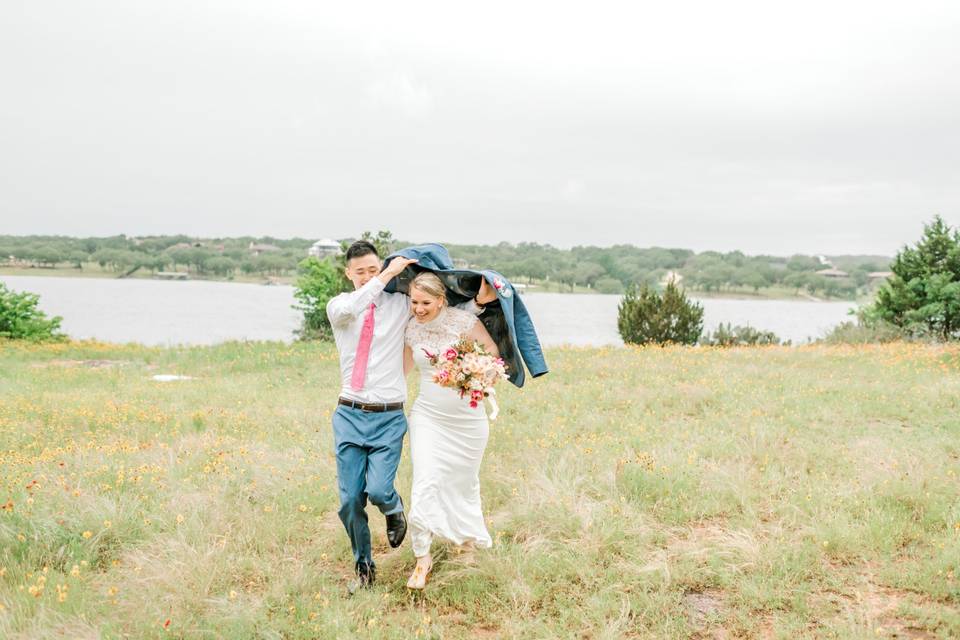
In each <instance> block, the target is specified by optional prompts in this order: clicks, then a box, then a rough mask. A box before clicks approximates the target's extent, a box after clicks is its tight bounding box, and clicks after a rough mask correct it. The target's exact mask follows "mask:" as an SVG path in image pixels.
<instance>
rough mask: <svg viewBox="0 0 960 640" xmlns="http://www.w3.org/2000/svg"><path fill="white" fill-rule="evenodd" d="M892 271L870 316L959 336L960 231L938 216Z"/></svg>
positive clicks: (949, 336)
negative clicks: (953, 228)
mask: <svg viewBox="0 0 960 640" xmlns="http://www.w3.org/2000/svg"><path fill="white" fill-rule="evenodd" d="M891 271H893V276H891V277H890V279H889V280H888V281H887V282H886V284H884V285H883V286H882V287H881V288H880V290H879V291H878V292H877V298H876V301H875V302H874V304H873V306H872V307H871V308H870V309H868V310H867V311H866V313H865V315H866V316H867V318H874V319H880V320H884V321H886V322H889V323H891V324H894V325H896V326H898V327H902V328H904V329H907V330H908V331H910V332H911V333H919V332H923V331H927V332H929V333H932V334H934V335H936V336H937V337H939V338H940V339H941V340H949V339H952V338H957V337H960V232H957V231H954V230H952V229H951V228H950V226H949V225H947V224H946V223H945V222H944V221H943V220H942V219H941V218H940V216H937V217H935V218H934V219H933V222H931V223H930V224H928V225H924V228H923V238H921V239H920V241H919V242H918V243H917V244H916V245H915V246H913V247H904V248H903V250H902V251H900V253H898V254H897V257H896V258H895V259H894V261H893V266H892V267H891Z"/></svg>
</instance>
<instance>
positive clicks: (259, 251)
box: [249, 242, 280, 256]
mask: <svg viewBox="0 0 960 640" xmlns="http://www.w3.org/2000/svg"><path fill="white" fill-rule="evenodd" d="M249 249H250V253H252V254H253V255H255V256H262V255H263V254H265V253H274V252H276V251H280V247H278V246H276V245H272V244H256V243H253V242H251V243H250V247H249Z"/></svg>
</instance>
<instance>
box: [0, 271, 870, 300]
mask: <svg viewBox="0 0 960 640" xmlns="http://www.w3.org/2000/svg"><path fill="white" fill-rule="evenodd" d="M178 273H179V274H185V275H186V278H184V279H183V280H197V281H202V282H224V283H239V284H260V285H286V286H293V285H294V284H295V283H296V276H292V275H279V276H263V275H245V274H236V275H233V276H230V277H217V276H209V275H203V276H200V275H197V274H195V273H188V272H182V271H181V272H178ZM0 276H14V277H16V276H26V277H56V278H91V279H104V280H110V279H113V280H117V279H123V280H173V281H183V280H180V279H177V278H163V277H160V276H158V275H157V274H155V273H151V272H149V271H145V272H140V271H136V272H134V273H132V274H129V275H122V274H118V273H117V272H116V271H109V270H106V269H101V268H100V266H99V265H92V266H85V267H84V268H83V269H77V268H62V267H61V268H46V267H9V266H4V267H0ZM514 284H515V285H516V286H517V287H518V288H519V289H521V293H563V294H573V295H580V294H594V295H610V296H617V295H622V294H616V293H600V292H598V291H596V290H593V289H590V288H587V287H579V286H578V287H576V288H574V289H572V290H571V288H570V287H569V286H566V285H560V284H558V283H553V282H544V283H533V284H530V283H524V282H515V283H514ZM687 295H689V296H690V297H691V298H695V299H711V300H713V299H716V300H802V301H806V302H857V300H853V299H849V298H836V297H825V296H812V295H810V294H807V293H796V292H794V291H791V290H789V289H784V288H777V287H770V288H767V289H760V290H758V291H753V290H749V289H736V290H728V291H700V290H695V289H687Z"/></svg>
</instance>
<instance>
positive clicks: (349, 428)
mask: <svg viewBox="0 0 960 640" xmlns="http://www.w3.org/2000/svg"><path fill="white" fill-rule="evenodd" d="M406 432H407V418H406V416H404V415H403V411H402V410H398V411H384V412H367V411H361V410H360V409H353V408H351V407H345V406H343V405H337V410H336V411H334V412H333V441H334V448H335V450H336V454H337V484H338V486H339V489H340V521H341V522H343V526H344V528H346V530H347V535H348V536H350V544H351V545H352V546H353V559H354V561H356V562H361V561H363V562H368V563H370V564H373V556H372V554H371V550H370V527H369V525H368V524H367V512H366V511H365V507H366V506H367V500H368V499H369V500H370V502H372V503H373V504H374V505H375V506H376V507H377V508H379V509H380V512H381V513H383V515H385V516H388V515H390V514H393V513H398V512H400V511H403V502H402V501H401V500H400V495H399V494H398V493H397V491H396V489H394V487H393V481H394V478H395V477H396V475H397V465H398V464H400V452H401V450H402V449H403V435H404V434H405V433H406Z"/></svg>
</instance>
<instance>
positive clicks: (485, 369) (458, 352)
mask: <svg viewBox="0 0 960 640" xmlns="http://www.w3.org/2000/svg"><path fill="white" fill-rule="evenodd" d="M423 352H424V353H425V354H426V355H427V360H429V361H430V364H432V365H433V367H434V368H435V369H436V371H434V373H433V381H434V382H436V383H437V384H438V385H440V386H441V387H450V388H451V389H454V390H457V391H459V392H460V397H461V398H468V397H469V399H470V406H471V407H472V408H476V407H477V406H479V404H480V402H481V401H483V399H484V398H488V399H489V400H490V404H491V405H492V406H493V411H492V412H491V414H490V419H491V420H496V419H497V413H499V407H497V402H496V400H494V398H493V396H494V395H495V392H494V390H493V385H495V384H496V383H497V382H499V381H500V380H506V379H507V366H506V365H505V364H504V362H503V358H495V357H493V355H492V354H490V353H488V352H487V350H486V349H484V348H483V345H481V344H480V343H479V342H475V341H473V340H467V339H465V338H461V339H460V340H459V341H458V342H456V343H455V344H454V345H453V346H452V347H450V348H449V349H447V350H446V351H444V352H443V353H430V352H429V351H427V350H426V349H424V350H423Z"/></svg>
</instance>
